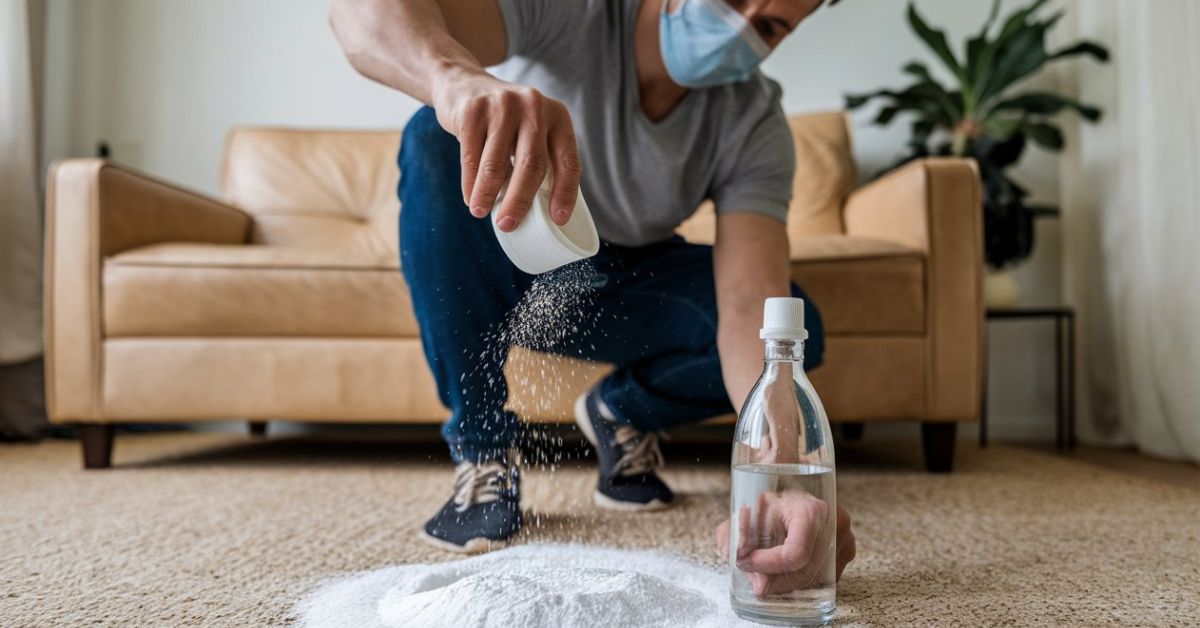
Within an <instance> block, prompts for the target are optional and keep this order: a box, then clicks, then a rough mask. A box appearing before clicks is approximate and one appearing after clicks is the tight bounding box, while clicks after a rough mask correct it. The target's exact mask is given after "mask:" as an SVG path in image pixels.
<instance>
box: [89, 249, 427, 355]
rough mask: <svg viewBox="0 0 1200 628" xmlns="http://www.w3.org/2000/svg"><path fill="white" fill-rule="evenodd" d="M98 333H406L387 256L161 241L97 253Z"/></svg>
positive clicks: (404, 305)
mask: <svg viewBox="0 0 1200 628" xmlns="http://www.w3.org/2000/svg"><path fill="white" fill-rule="evenodd" d="M103 290H104V292H103V294H104V297H103V299H104V333H105V336H107V337H120V336H358V337H362V336H377V337H414V336H417V335H418V331H417V323H416V320H415V319H414V318H413V314H412V303H411V301H410V300H409V295H408V288H407V286H406V285H405V284H404V279H403V277H402V276H401V274H400V272H399V271H398V270H397V269H396V263H395V262H394V261H391V260H389V259H388V258H387V256H382V255H372V254H365V253H362V252H353V251H349V252H348V251H345V250H336V249H331V248H291V247H279V246H258V245H213V244H183V243H170V244H158V245H153V246H146V247H141V248H137V249H132V250H129V251H125V252H123V253H121V254H119V255H116V256H113V257H110V258H108V259H107V260H105V264H104V288H103Z"/></svg>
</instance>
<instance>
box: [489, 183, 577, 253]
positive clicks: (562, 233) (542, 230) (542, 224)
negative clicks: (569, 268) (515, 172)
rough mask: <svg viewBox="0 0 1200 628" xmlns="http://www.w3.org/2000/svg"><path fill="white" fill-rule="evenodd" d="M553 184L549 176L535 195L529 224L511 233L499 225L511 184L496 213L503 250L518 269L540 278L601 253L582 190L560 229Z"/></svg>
mask: <svg viewBox="0 0 1200 628" xmlns="http://www.w3.org/2000/svg"><path fill="white" fill-rule="evenodd" d="M550 183H551V179H550V177H549V176H547V177H546V179H545V180H544V181H542V185H541V187H540V188H539V189H538V191H537V193H536V194H534V196H533V206H532V207H530V208H529V213H528V214H526V216H525V220H522V221H521V224H520V225H517V228H516V229H514V230H512V231H510V232H508V233H505V232H503V231H501V230H500V227H499V226H498V225H497V223H496V216H497V214H498V213H499V212H497V211H495V210H498V209H500V205H501V204H502V203H503V202H504V196H505V194H506V193H507V192H508V183H507V182H506V183H505V184H504V186H503V187H501V188H500V194H499V195H498V196H497V197H496V204H495V207H494V208H493V211H492V228H493V230H494V231H495V233H496V239H497V240H499V241H500V248H502V249H504V253H505V254H507V255H508V258H509V259H510V260H512V263H513V264H514V265H515V266H516V267H517V268H519V269H521V270H522V271H524V272H526V273H529V274H530V275H540V274H542V273H545V272H549V271H551V270H554V269H555V268H558V267H559V266H565V265H567V264H570V263H571V262H575V261H579V260H581V259H586V258H589V257H591V256H593V255H595V254H596V253H597V252H598V251H599V250H600V236H599V235H598V234H597V233H596V224H595V223H594V222H592V214H591V212H590V211H588V206H587V202H586V201H584V200H583V191H582V190H580V192H579V196H578V197H577V198H576V200H575V209H574V211H573V212H572V213H571V219H570V220H568V221H567V224H565V225H562V226H559V225H556V224H554V221H553V220H551V219H550Z"/></svg>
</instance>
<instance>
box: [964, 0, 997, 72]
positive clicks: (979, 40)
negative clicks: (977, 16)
mask: <svg viewBox="0 0 1200 628" xmlns="http://www.w3.org/2000/svg"><path fill="white" fill-rule="evenodd" d="M999 14H1000V0H992V9H991V11H989V12H988V16H987V19H986V20H984V22H983V28H980V29H979V34H978V35H976V36H974V37H972V38H971V39H968V40H967V62H966V68H965V72H964V73H963V74H964V76H965V77H966V81H965V83H966V84H964V85H963V87H964V88H967V89H968V90H969V91H973V90H974V89H975V87H976V86H977V85H978V84H979V79H980V76H981V74H982V73H981V72H980V63H979V62H980V59H981V57H982V56H983V53H984V51H986V50H987V47H988V45H989V43H990V42H988V38H987V36H988V32H989V31H991V30H992V25H993V24H995V23H996V17H997V16H999Z"/></svg>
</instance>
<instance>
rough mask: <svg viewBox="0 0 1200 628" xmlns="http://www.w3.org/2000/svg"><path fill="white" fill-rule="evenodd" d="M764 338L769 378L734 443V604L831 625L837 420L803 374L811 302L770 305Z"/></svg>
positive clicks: (790, 620) (783, 618)
mask: <svg viewBox="0 0 1200 628" xmlns="http://www.w3.org/2000/svg"><path fill="white" fill-rule="evenodd" d="M761 335H762V338H763V340H764V342H765V344H766V353H765V359H764V368H763V374H762V377H760V378H759V381H758V383H757V384H755V386H754V389H753V390H752V391H751V392H750V395H749V396H748V397H747V399H746V403H745V404H744V405H743V407H742V411H741V413H739V416H738V424H737V429H736V435H735V440H734V444H733V457H732V472H733V481H732V485H731V489H730V526H729V527H730V543H729V561H730V567H731V572H732V580H731V587H730V603H731V605H732V607H733V610H734V612H735V613H737V615H738V616H740V617H742V618H744V619H749V620H751V621H756V622H760V623H767V624H780V625H808V626H817V625H827V624H829V623H831V622H832V621H833V615H834V612H835V610H836V593H837V586H836V556H837V551H836V550H837V545H836V543H837V534H836V532H837V497H836V479H835V478H836V474H835V471H834V457H833V444H832V439H831V438H830V429H829V420H828V418H827V417H826V415H825V410H824V408H823V407H822V406H821V401H820V399H819V398H818V397H817V394H816V391H814V390H813V388H812V384H811V383H810V382H809V381H808V377H807V376H806V375H805V374H804V368H803V351H804V349H803V347H804V344H803V341H804V338H805V337H806V335H807V334H806V333H805V332H804V329H803V302H802V301H801V300H800V299H768V300H767V307H766V309H765V312H764V325H763V330H762V334H761Z"/></svg>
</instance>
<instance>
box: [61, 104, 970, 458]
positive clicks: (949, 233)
mask: <svg viewBox="0 0 1200 628" xmlns="http://www.w3.org/2000/svg"><path fill="white" fill-rule="evenodd" d="M790 122H791V129H792V134H793V137H794V139H795V145H796V152H797V163H798V169H797V176H796V179H795V194H794V199H793V203H792V208H791V210H790V214H789V219H788V224H787V229H788V234H789V236H790V241H791V255H792V260H793V262H792V269H793V276H794V278H795V279H796V280H797V281H798V282H799V283H800V284H801V285H802V286H803V287H804V288H805V290H806V291H807V292H808V293H809V295H810V296H811V298H812V299H814V301H815V302H816V303H817V305H818V306H819V307H820V308H821V311H822V313H823V315H824V320H825V324H826V329H827V334H828V338H827V343H826V357H825V364H824V365H823V366H822V367H820V368H819V369H817V370H816V371H814V372H813V373H812V380H813V383H814V385H815V386H816V388H817V390H818V391H819V392H820V394H821V397H822V399H823V401H824V402H825V404H826V407H827V409H828V411H829V414H830V416H831V418H832V420H833V421H835V422H842V423H846V424H847V432H849V433H852V432H854V431H856V428H857V429H861V425H862V424H863V423H866V422H874V421H920V422H921V423H922V426H923V435H924V446H925V456H926V464H927V467H928V468H930V469H931V470H949V469H950V467H951V465H952V453H953V443H954V428H955V425H956V422H959V421H971V420H975V419H977V417H978V416H979V410H980V399H981V373H982V368H983V365H982V359H983V348H982V336H983V305H982V303H983V302H982V289H981V286H982V264H983V254H982V235H981V224H980V223H981V218H980V216H981V212H980V202H981V201H980V193H981V192H980V183H979V178H978V175H977V171H976V168H975V166H974V164H973V162H970V161H965V160H953V159H926V160H921V161H917V162H914V163H912V164H910V165H908V166H906V167H904V168H902V169H900V170H897V171H895V172H893V173H891V174H888V175H886V176H884V177H882V178H880V179H878V180H876V181H874V182H872V183H870V184H868V185H866V186H865V187H862V188H859V189H855V180H856V173H855V168H854V163H853V160H852V157H851V150H850V138H849V132H848V129H847V124H846V119H845V116H844V115H843V114H841V113H820V114H811V115H803V116H795V117H793V118H791V120H790ZM399 142H400V134H399V132H396V131H383V132H374V131H321V130H294V129H283V128H237V129H234V130H233V131H231V132H230V134H229V136H228V138H227V141H226V146H225V152H224V160H223V165H222V169H221V190H222V198H221V199H220V200H218V199H215V198H210V197H207V196H205V195H202V194H198V193H195V192H192V191H188V190H186V189H183V188H180V187H177V186H174V185H172V184H170V183H167V182H163V181H161V180H158V179H155V178H153V177H150V176H147V175H145V174H142V173H139V172H136V171H134V170H132V169H129V168H127V167H124V166H121V165H119V164H116V163H112V162H109V161H104V160H99V159H70V160H65V161H59V162H57V163H55V164H53V165H52V166H51V170H50V173H49V190H48V196H47V212H46V216H47V246H46V265H45V329H46V358H47V359H46V383H47V401H48V407H49V413H50V416H51V418H52V420H53V421H55V422H58V423H74V424H79V425H80V430H81V434H82V440H83V448H84V462H85V466H86V467H89V468H95V467H104V466H108V465H109V461H110V456H111V448H112V439H113V429H112V426H113V425H114V424H119V423H137V422H155V423H161V422H172V421H201V420H206V419H214V420H215V419H233V418H236V419H246V420H249V421H251V422H252V425H256V426H258V427H259V429H261V426H262V425H263V423H262V422H265V421H268V420H289V421H322V422H328V421H346V422H387V423H436V422H440V421H441V420H443V418H444V417H445V415H446V410H445V409H444V408H443V407H442V406H441V404H440V403H439V401H438V395H437V391H436V390H435V387H434V383H433V379H432V377H431V375H430V373H429V371H428V369H427V367H426V365H425V361H424V357H423V354H422V351H421V343H420V340H419V338H418V330H417V324H416V321H415V320H414V318H413V314H412V311H411V304H410V301H409V297H408V293H407V290H406V287H405V283H404V280H403V278H402V277H401V274H400V273H399V272H397V263H398V262H397V260H398V253H397V236H396V219H397V216H398V212H399V211H401V208H400V207H399V204H398V201H397V200H396V196H395V186H396V182H397V177H398V172H397V170H396V167H395V159H394V158H395V155H396V152H397V148H398V145H399ZM713 223H714V218H713V214H712V210H711V208H707V207H702V208H701V209H700V210H699V211H698V212H697V214H696V216H695V217H694V218H692V219H691V220H690V221H689V222H688V223H686V224H685V225H683V226H682V227H681V229H680V232H681V233H682V234H684V235H685V237H687V238H689V239H691V240H695V241H705V240H710V239H711V237H712V232H713ZM508 368H509V370H510V381H518V380H519V381H520V382H521V383H522V384H523V385H521V386H514V387H513V391H512V399H511V402H510V403H511V405H512V406H513V407H514V408H516V409H517V410H518V411H519V412H520V413H521V414H522V415H523V416H524V417H525V418H527V419H528V420H532V421H567V420H570V408H571V401H572V400H573V398H574V397H575V396H576V395H577V394H578V393H579V392H580V391H582V390H583V389H584V388H585V387H586V386H588V385H589V384H590V383H591V382H593V381H595V380H596V379H597V378H599V377H601V376H602V375H603V374H604V373H605V371H606V369H607V367H606V365H603V364H595V363H584V362H578V361H572V360H569V359H565V358H552V357H548V356H540V355H533V354H531V353H528V352H524V351H521V350H515V351H514V353H513V355H512V359H511V360H510V364H509V367H508ZM535 386H536V388H535ZM531 390H537V393H536V394H532V395H531V394H529V391H531ZM717 420H728V417H726V418H718V419H717Z"/></svg>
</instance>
